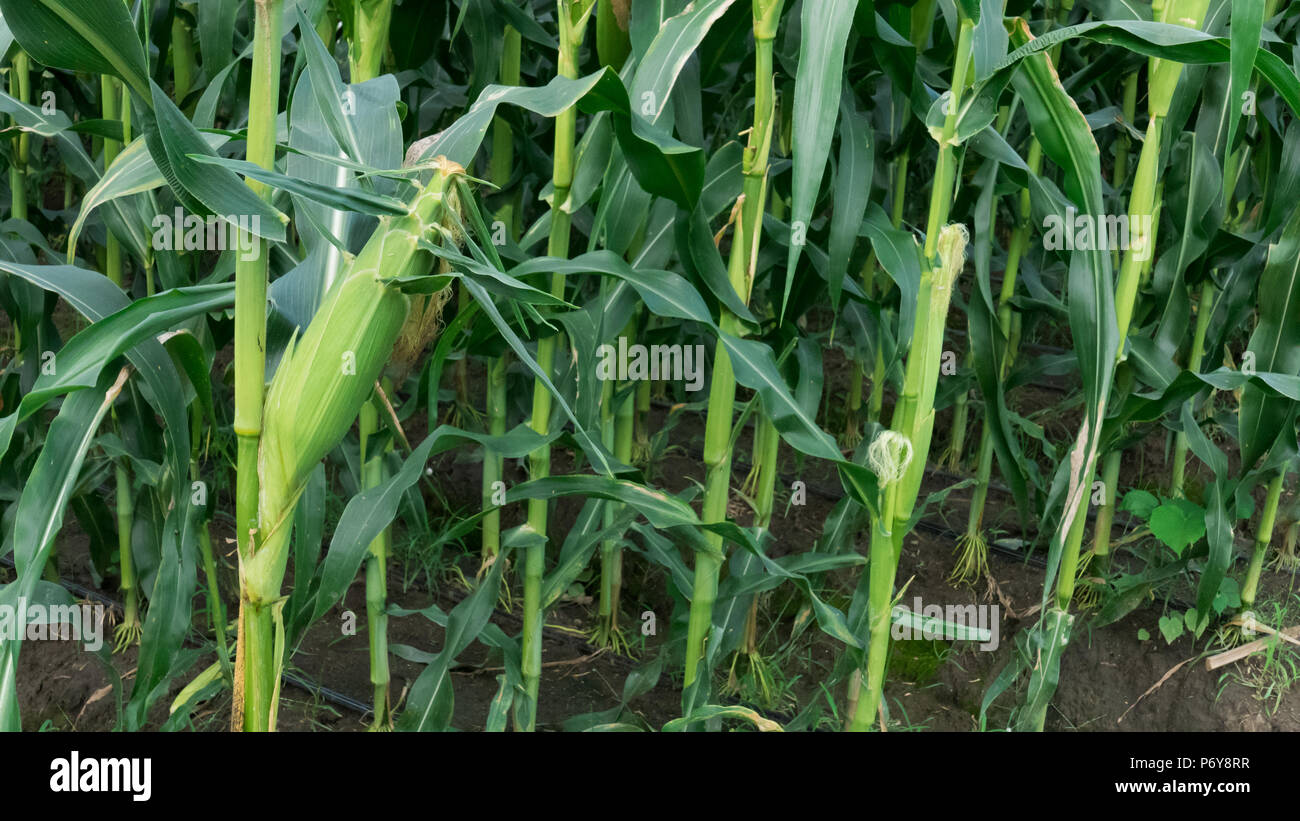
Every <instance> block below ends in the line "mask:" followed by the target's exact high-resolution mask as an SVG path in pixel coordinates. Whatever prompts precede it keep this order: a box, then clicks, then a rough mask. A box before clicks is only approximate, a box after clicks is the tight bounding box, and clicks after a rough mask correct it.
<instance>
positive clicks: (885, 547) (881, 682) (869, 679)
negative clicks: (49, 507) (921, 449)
mask: <svg viewBox="0 0 1300 821" xmlns="http://www.w3.org/2000/svg"><path fill="white" fill-rule="evenodd" d="M913 458H915V457H913ZM897 497H898V485H897V483H891V484H889V485H887V486H886V487H885V490H884V493H882V494H881V502H883V504H882V505H881V510H882V511H885V510H892V509H893V508H894V507H895V506H896V505H897ZM888 521H889V520H888V519H887V518H886V517H885V516H876V517H874V520H873V523H872V528H871V548H870V555H869V557H868V562H869V564H868V567H867V573H866V576H867V579H866V581H867V602H868V604H867V613H868V617H867V618H868V629H869V631H870V642H869V643H868V645H867V667H866V671H865V672H864V673H863V674H862V676H861V680H862V682H864V684H865V686H864V687H863V688H862V689H861V690H860V691H859V692H858V699H857V704H856V706H855V707H854V710H853V716H852V719H851V721H850V723H849V729H850V730H852V731H854V732H864V731H866V730H869V729H871V724H872V722H873V721H875V719H876V713H877V712H879V710H880V698H881V695H882V694H883V693H884V689H885V666H886V662H887V661H888V660H889V625H890V623H891V619H890V615H891V613H890V611H891V609H892V605H893V602H894V576H895V575H896V574H897V572H898V557H899V553H898V550H897V548H896V547H895V538H894V534H893V533H891V532H890V531H889V528H888ZM859 584H861V582H859Z"/></svg>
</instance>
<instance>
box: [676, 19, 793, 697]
mask: <svg viewBox="0 0 1300 821" xmlns="http://www.w3.org/2000/svg"><path fill="white" fill-rule="evenodd" d="M783 5H784V0H754V122H753V126H752V127H751V128H750V130H749V142H748V145H747V146H746V148H745V152H744V155H743V159H742V171H743V173H744V182H743V184H742V187H741V192H742V193H741V198H742V199H741V202H740V207H739V208H737V209H734V212H733V214H734V215H735V216H736V226H735V233H734V235H733V239H732V245H731V256H730V259H729V261H728V271H727V273H728V277H729V279H730V281H731V287H732V288H733V289H734V290H735V291H736V293H737V294H738V295H739V296H740V298H741V300H742V301H744V302H746V303H747V302H748V301H749V290H750V286H751V285H752V283H753V276H754V264H755V262H756V256H757V252H758V243H759V238H760V235H761V226H762V215H763V212H764V201H765V199H766V191H767V162H768V156H769V154H770V152H771V141H772V127H773V120H774V117H773V111H774V108H775V97H774V88H773V83H772V52H773V41H774V40H775V37H776V29H777V23H778V21H779V20H780V17H781V8H782V6H783ZM719 327H720V329H721V330H722V331H723V332H724V333H728V334H732V335H739V334H740V333H742V332H743V326H742V324H741V322H740V320H738V319H737V318H736V317H735V316H734V315H732V314H731V312H729V311H727V310H726V309H725V308H724V309H723V310H722V315H721V320H720V322H719ZM735 401H736V379H735V372H734V371H733V370H732V365H731V356H730V355H729V354H728V353H727V349H726V346H725V345H723V344H722V341H721V340H719V341H718V345H717V347H716V348H715V353H714V365H713V376H712V380H711V382H710V384H709V406H708V407H709V410H708V414H707V417H706V419H705V429H704V467H705V474H704V502H703V508H702V514H701V519H702V521H704V522H709V523H712V522H722V521H726V518H727V502H728V500H729V497H730V495H731V425H732V414H733V411H734V409H735ZM705 541H706V543H707V545H708V548H709V549H708V550H707V551H696V554H695V582H694V592H693V593H692V596H691V610H690V620H689V623H688V628H687V635H686V676H685V682H684V683H685V687H687V688H689V687H691V685H693V684H694V683H695V679H696V677H697V676H698V674H699V672H700V663H701V662H702V661H703V660H704V659H705V655H706V647H705V645H706V643H707V639H708V636H709V633H710V630H711V628H712V625H713V605H714V603H715V602H716V600H717V596H718V572H719V570H720V569H721V566H722V561H723V558H724V552H723V551H724V548H725V543H724V541H723V539H722V536H721V535H719V534H717V533H713V532H709V533H706V534H705ZM701 686H703V687H704V688H705V689H706V690H707V686H708V682H703V683H702V684H701ZM700 701H701V699H699V698H697V699H696V703H700Z"/></svg>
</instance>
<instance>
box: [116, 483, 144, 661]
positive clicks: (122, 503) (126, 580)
mask: <svg viewBox="0 0 1300 821" xmlns="http://www.w3.org/2000/svg"><path fill="white" fill-rule="evenodd" d="M113 473H114V478H115V480H116V483H117V552H118V561H119V563H120V565H121V580H122V581H121V584H120V585H118V587H119V588H120V589H121V591H122V601H123V609H124V611H125V615H124V616H123V618H122V624H121V627H120V628H119V629H120V630H121V631H122V633H123V635H124V638H125V640H126V641H127V642H130V641H134V639H135V638H136V637H138V636H139V632H140V590H139V585H138V583H137V580H136V578H135V562H134V561H133V560H132V557H131V525H132V519H133V518H134V510H135V503H134V501H133V499H132V496H131V477H130V475H129V474H128V473H127V471H126V466H125V465H123V464H122V462H121V461H118V462H117V463H116V464H115V465H114V466H113Z"/></svg>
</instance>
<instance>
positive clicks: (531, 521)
mask: <svg viewBox="0 0 1300 821" xmlns="http://www.w3.org/2000/svg"><path fill="white" fill-rule="evenodd" d="M591 8H592V6H591V3H589V2H584V0H577V1H576V2H575V0H558V11H559V14H558V17H559V29H560V49H559V55H558V59H557V63H556V72H557V74H558V75H559V76H561V77H568V78H574V77H577V76H578V50H579V49H580V48H581V47H582V40H583V35H584V33H585V30H586V27H587V20H588V18H589V17H590V14H591ZM576 130H577V111H576V110H575V109H574V108H572V107H570V108H568V109H565V110H564V111H562V112H560V113H559V114H558V115H557V116H556V118H555V143H554V147H553V155H552V156H553V157H554V165H553V167H552V172H551V183H552V187H553V189H554V192H553V194H552V199H551V203H552V205H551V233H550V236H549V237H548V239H547V246H546V252H547V253H548V254H549V255H550V256H553V257H560V258H566V257H568V255H569V228H570V224H571V221H572V215H571V214H569V212H568V211H566V210H565V208H567V207H568V202H567V201H568V199H569V188H570V187H571V186H572V185H573V172H574V168H573V149H574V141H575V132H576ZM551 295H552V296H555V297H559V298H563V297H564V274H561V273H554V274H552V275H551ZM558 344H559V335H558V334H556V335H552V336H548V337H544V338H543V339H541V340H539V341H538V343H537V365H538V367H539V368H540V369H541V370H542V372H543V373H546V374H550V373H551V372H552V371H553V370H554V366H555V349H556V347H557V346H558ZM530 426H531V427H532V429H533V430H535V431H537V432H538V433H540V434H542V435H546V434H547V433H549V431H550V427H551V393H550V391H549V390H548V389H547V387H546V385H545V384H543V383H542V381H541V380H540V379H538V380H536V381H535V382H534V383H533V411H532V420H531V422H530ZM528 467H529V476H530V478H533V479H541V478H544V477H547V476H549V475H551V448H550V446H549V445H548V446H543V447H541V448H538V449H537V450H535V451H533V452H532V453H531V454H529V457H528ZM548 513H549V511H548V500H547V499H529V500H528V526H529V527H530V528H531V529H532V530H533V531H534V532H535V533H537V534H539V535H541V536H542V537H543V539H544V538H545V536H546V523H547V517H548ZM545 567H546V545H545V542H543V543H542V544H537V545H530V546H529V547H528V548H527V554H526V556H525V559H524V630H523V662H522V668H523V679H524V689H525V692H526V693H527V698H528V707H529V709H527V710H526V714H527V721H526V722H525V723H524V726H522V727H517V728H516V729H520V730H525V731H528V732H531V731H532V730H533V729H534V727H535V726H536V722H537V692H538V689H539V686H540V684H541V678H542V615H543V614H542V600H541V596H542V573H543V571H544V570H545Z"/></svg>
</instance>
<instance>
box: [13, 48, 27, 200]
mask: <svg viewBox="0 0 1300 821" xmlns="http://www.w3.org/2000/svg"><path fill="white" fill-rule="evenodd" d="M9 96H10V97H13V98H14V99H15V100H17V101H18V102H20V103H29V102H31V96H32V77H31V58H29V57H28V56H27V52H25V51H23V50H22V49H15V50H14V54H13V57H11V58H10V60H9ZM12 145H13V148H12V154H11V155H10V159H9V188H10V194H11V199H10V203H11V206H12V207H11V209H10V212H9V216H10V218H12V219H16V220H25V219H27V160H28V154H29V153H30V150H31V135H30V134H28V133H27V132H26V131H20V132H18V135H17V136H16V137H14V138H13V142H12Z"/></svg>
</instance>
